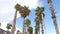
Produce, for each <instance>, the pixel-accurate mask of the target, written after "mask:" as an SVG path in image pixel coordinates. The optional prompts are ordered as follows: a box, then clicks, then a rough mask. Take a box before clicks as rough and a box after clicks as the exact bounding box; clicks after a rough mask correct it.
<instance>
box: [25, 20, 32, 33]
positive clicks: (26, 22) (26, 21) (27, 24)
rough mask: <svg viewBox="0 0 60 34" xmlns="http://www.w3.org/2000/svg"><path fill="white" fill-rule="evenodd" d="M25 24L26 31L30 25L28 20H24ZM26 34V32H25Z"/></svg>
mask: <svg viewBox="0 0 60 34" xmlns="http://www.w3.org/2000/svg"><path fill="white" fill-rule="evenodd" d="M25 24H26V27H27V28H26V30H27V29H28V27H29V25H30V24H31V22H30V20H29V19H26V20H25ZM27 33H28V32H27Z"/></svg>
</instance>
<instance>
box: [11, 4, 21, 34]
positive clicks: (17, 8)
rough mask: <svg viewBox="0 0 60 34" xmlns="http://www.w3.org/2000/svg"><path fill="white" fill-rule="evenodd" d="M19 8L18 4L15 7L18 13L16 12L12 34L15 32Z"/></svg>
mask: <svg viewBox="0 0 60 34" xmlns="http://www.w3.org/2000/svg"><path fill="white" fill-rule="evenodd" d="M19 7H20V5H19V4H16V5H15V9H16V12H15V16H14V22H13V26H12V29H11V34H14V31H15V25H16V16H17V11H19Z"/></svg>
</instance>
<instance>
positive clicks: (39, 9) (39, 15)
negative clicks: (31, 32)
mask: <svg viewBox="0 0 60 34" xmlns="http://www.w3.org/2000/svg"><path fill="white" fill-rule="evenodd" d="M43 12H44V7H39V6H38V7H37V8H36V16H37V18H38V23H36V24H38V32H39V29H40V28H39V27H40V24H41V25H42V24H43V22H42V21H43V19H42V17H44V13H43ZM36 27H37V26H36ZM36 32H37V31H36ZM38 32H37V33H38ZM42 34H44V31H43V25H42Z"/></svg>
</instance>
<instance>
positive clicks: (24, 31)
mask: <svg viewBox="0 0 60 34" xmlns="http://www.w3.org/2000/svg"><path fill="white" fill-rule="evenodd" d="M24 22H25V18H24ZM24 22H23V34H25V33H26V30H25V23H24Z"/></svg>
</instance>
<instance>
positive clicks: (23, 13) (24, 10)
mask: <svg viewBox="0 0 60 34" xmlns="http://www.w3.org/2000/svg"><path fill="white" fill-rule="evenodd" d="M19 13H20V15H21V16H22V17H23V18H24V21H25V18H26V16H28V15H29V13H30V10H29V9H28V7H27V6H24V7H21V6H20V11H19ZM24 26H25V24H24V23H23V34H24V30H26V28H25V27H26V26H25V27H24Z"/></svg>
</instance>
